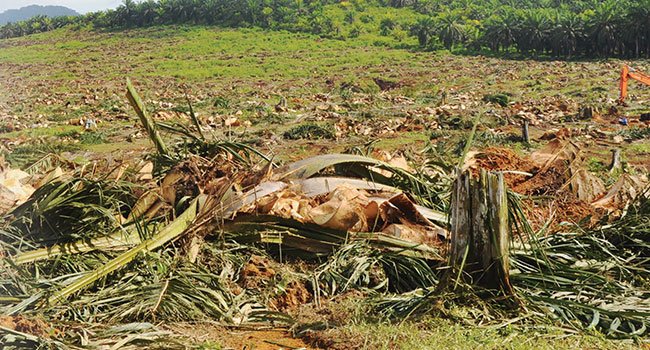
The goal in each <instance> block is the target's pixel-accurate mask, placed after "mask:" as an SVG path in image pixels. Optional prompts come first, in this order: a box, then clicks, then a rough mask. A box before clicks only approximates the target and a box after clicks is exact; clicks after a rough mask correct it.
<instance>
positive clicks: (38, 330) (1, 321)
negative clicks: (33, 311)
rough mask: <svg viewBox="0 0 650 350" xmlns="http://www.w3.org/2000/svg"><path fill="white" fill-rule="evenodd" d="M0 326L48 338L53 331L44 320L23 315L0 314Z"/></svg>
mask: <svg viewBox="0 0 650 350" xmlns="http://www.w3.org/2000/svg"><path fill="white" fill-rule="evenodd" d="M0 326H2V327H5V328H9V329H13V330H15V331H18V332H22V333H27V334H31V335H35V336H38V337H46V338H49V337H50V334H52V333H53V332H55V329H53V328H51V327H50V326H49V325H48V324H47V323H45V321H43V320H41V319H37V318H26V317H24V316H21V315H18V316H0Z"/></svg>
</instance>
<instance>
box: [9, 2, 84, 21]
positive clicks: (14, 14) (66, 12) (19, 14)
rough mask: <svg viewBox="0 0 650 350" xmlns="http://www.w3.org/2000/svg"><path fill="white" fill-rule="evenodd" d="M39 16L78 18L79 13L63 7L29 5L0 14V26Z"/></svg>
mask: <svg viewBox="0 0 650 350" xmlns="http://www.w3.org/2000/svg"><path fill="white" fill-rule="evenodd" d="M39 15H43V16H47V17H59V16H79V13H78V12H77V11H75V10H73V9H70V8H67V7H65V6H39V5H30V6H25V7H22V8H20V9H18V10H7V11H5V12H2V13H0V25H5V24H7V23H10V22H12V23H13V22H18V21H24V20H26V19H30V18H32V17H34V16H39Z"/></svg>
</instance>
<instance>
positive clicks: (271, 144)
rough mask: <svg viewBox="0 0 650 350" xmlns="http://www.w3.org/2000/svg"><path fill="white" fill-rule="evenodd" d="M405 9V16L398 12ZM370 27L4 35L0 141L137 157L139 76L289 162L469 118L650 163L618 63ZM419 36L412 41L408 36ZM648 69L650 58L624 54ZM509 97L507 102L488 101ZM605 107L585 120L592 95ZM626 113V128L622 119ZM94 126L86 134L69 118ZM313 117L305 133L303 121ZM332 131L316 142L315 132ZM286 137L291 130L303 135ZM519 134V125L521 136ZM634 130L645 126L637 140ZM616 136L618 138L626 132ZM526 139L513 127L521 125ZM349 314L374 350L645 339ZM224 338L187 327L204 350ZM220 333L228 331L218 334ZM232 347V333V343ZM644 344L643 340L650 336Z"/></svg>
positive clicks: (618, 344)
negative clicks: (318, 31) (129, 86)
mask: <svg viewBox="0 0 650 350" xmlns="http://www.w3.org/2000/svg"><path fill="white" fill-rule="evenodd" d="M396 15H397V14H396ZM398 39H399V38H394V37H382V36H375V35H370V34H361V35H359V36H358V37H356V38H352V39H347V40H335V39H321V38H318V37H316V36H311V35H307V34H295V33H288V32H267V31H262V30H259V29H238V30H235V29H220V28H209V27H155V28H149V29H140V30H128V31H124V32H94V31H89V30H81V31H72V30H67V29H66V30H57V31H53V32H49V33H45V34H39V35H32V36H28V37H23V38H17V39H10V40H3V41H0V80H2V84H0V132H1V133H0V151H2V152H3V153H4V154H5V156H6V157H7V159H8V160H9V161H10V162H11V163H13V165H14V166H19V167H26V166H28V165H29V164H30V163H31V162H33V161H34V160H36V159H38V157H40V156H42V155H44V154H47V153H48V152H60V153H63V154H64V157H68V159H70V160H74V161H76V162H82V163H83V162H88V161H90V160H93V159H104V158H106V157H109V155H110V157H111V158H112V159H118V158H122V159H133V158H134V154H144V153H146V152H149V151H151V149H152V145H151V144H150V143H149V141H148V139H147V138H146V135H145V134H144V133H143V132H142V130H141V127H140V122H139V121H138V119H137V117H136V115H135V114H134V113H133V112H132V109H131V108H130V107H129V105H128V102H127V99H126V98H125V79H126V77H130V78H131V79H132V80H133V81H134V82H135V83H136V85H137V88H138V90H139V91H140V93H141V94H142V95H143V96H144V97H145V104H146V105H147V107H148V108H149V109H150V111H151V112H152V113H153V115H154V116H157V117H158V118H161V119H165V120H166V121H170V122H180V123H186V124H187V123H189V119H188V118H187V112H188V110H189V109H188V105H187V102H186V99H185V94H186V92H187V94H188V96H189V100H190V101H191V103H192V107H193V108H194V109H195V110H196V112H197V114H198V116H199V119H200V120H201V121H202V122H203V123H204V125H206V128H207V129H209V132H210V134H211V135H212V136H213V137H215V138H228V139H233V140H238V141H243V142H247V143H250V144H254V145H256V147H258V148H259V149H261V150H263V151H266V152H269V153H271V154H272V155H274V156H275V157H277V158H278V159H280V160H290V159H300V158H303V157H305V156H307V155H313V154H318V153H326V152H342V151H345V150H349V149H351V148H354V147H357V148H359V149H361V150H364V151H369V152H371V153H372V152H374V153H375V154H377V153H379V152H380V151H387V152H391V153H394V152H398V153H401V154H405V155H406V156H407V158H409V159H416V160H417V159H418V157H422V150H423V149H424V148H425V147H426V146H428V145H429V146H431V145H434V146H436V145H437V146H438V147H439V150H441V151H440V152H439V154H440V155H441V156H446V155H447V153H448V154H449V156H450V157H451V156H453V154H454V152H455V150H458V149H459V148H461V149H462V145H463V144H462V142H463V141H464V140H465V138H466V135H467V133H468V131H469V130H470V129H471V127H472V124H473V121H474V120H479V122H480V123H479V128H478V129H479V133H478V134H477V135H478V136H477V140H476V145H477V146H479V147H488V146H503V147H507V148H510V149H513V150H515V151H517V152H519V153H522V154H523V153H528V152H530V151H531V150H532V149H534V148H536V147H537V146H538V144H539V143H538V142H537V139H538V138H539V137H540V136H541V135H542V134H544V133H545V132H548V131H550V130H553V129H560V128H563V127H567V126H569V127H572V128H574V129H576V130H585V132H586V135H590V134H589V132H590V131H593V130H597V131H598V132H601V133H603V134H604V135H606V136H605V137H603V139H593V138H591V137H586V138H585V139H584V140H583V141H584V143H585V145H587V146H586V147H587V150H586V153H587V154H588V156H589V157H590V158H589V164H590V165H591V170H593V171H595V172H597V173H599V174H601V175H602V176H604V177H606V176H609V175H608V174H607V167H606V166H605V165H606V164H607V163H608V161H609V152H610V149H612V148H615V147H616V148H622V149H623V152H624V158H625V160H626V162H627V164H628V166H629V167H631V168H635V167H636V168H637V169H639V170H642V169H648V168H650V160H649V159H648V157H647V155H648V154H649V153H650V141H649V140H648V139H647V138H646V137H644V136H643V135H641V136H638V133H637V134H635V131H634V130H638V129H641V128H642V127H645V125H644V124H643V123H642V122H640V121H638V119H639V115H640V114H641V113H645V112H648V111H650V88H648V87H642V86H639V85H636V84H634V83H633V84H632V85H631V87H630V93H631V98H630V106H629V107H626V108H621V107H619V110H618V112H617V113H613V112H612V113H610V111H609V110H610V108H611V107H613V106H614V105H615V99H616V98H617V96H618V85H617V83H618V72H619V68H620V66H621V64H623V63H624V62H623V61H620V60H602V61H569V62H561V61H545V60H542V61H536V60H508V59H503V58H493V57H483V56H462V55H454V54H452V53H449V52H422V51H417V50H415V47H416V43H415V42H411V41H408V40H406V41H402V40H398ZM411 40H413V39H411ZM627 63H630V64H632V65H634V66H635V67H637V68H639V69H640V70H645V71H650V61H635V62H627ZM486 95H500V96H505V98H507V99H508V103H507V104H505V105H504V106H500V105H499V104H497V103H489V102H486V98H485V97H486ZM585 106H591V107H593V108H594V110H595V111H596V114H597V117H596V118H594V120H593V121H592V120H584V119H580V118H579V117H578V115H579V114H580V110H581V109H582V107H585ZM625 115H626V116H628V117H629V119H630V122H631V123H630V125H629V126H622V125H620V124H619V123H618V118H619V117H620V116H625ZM522 116H525V117H528V118H530V119H531V120H532V123H531V125H532V126H531V131H532V134H533V138H534V141H533V143H532V144H531V145H527V144H523V143H522V142H520V141H517V140H515V141H512V139H513V137H514V136H517V135H518V134H519V128H520V126H519V124H520V119H521V117H522ZM88 117H92V118H95V119H97V120H98V121H99V122H100V123H99V124H98V128H97V130H95V131H92V132H87V131H84V130H83V127H82V126H79V125H75V123H73V121H76V120H78V119H79V118H88ZM304 125H311V126H313V128H312V129H309V130H312V131H309V132H308V133H307V134H304V135H302V134H300V132H303V131H301V130H306V129H304V128H303V129H298V128H300V127H301V126H304ZM323 130H325V131H331V133H332V135H333V136H330V137H326V138H324V139H316V136H315V134H314V132H323V133H325V131H323ZM292 135H297V136H295V137H293V136H292ZM513 135H514V136H513ZM635 135H637V136H635ZM615 136H622V137H623V140H622V141H621V140H617V139H616V138H615ZM515 138H516V137H515ZM355 312H358V311H355V310H354V307H352V306H350V307H349V308H347V309H344V311H343V313H344V314H345V313H349V314H350V317H349V318H348V320H349V323H348V324H346V325H345V326H344V327H340V328H337V329H336V330H335V331H332V334H331V337H332V338H333V339H338V342H340V344H338V343H337V346H339V348H345V346H346V344H347V345H349V344H354V345H355V346H359V347H364V348H368V349H378V348H386V349H388V348H403V349H434V348H450V349H454V348H475V349H500V348H510V349H576V348H584V349H613V348H616V349H627V348H630V349H632V348H638V347H640V346H643V345H641V343H634V342H632V341H615V340H608V339H605V338H604V337H603V336H602V335H599V334H592V335H590V334H570V333H564V332H561V331H560V330H559V329H533V328H518V327H514V326H512V327H511V326H508V325H502V326H499V325H495V324H488V325H480V324H479V323H478V322H477V323H476V324H467V325H465V324H460V323H456V322H452V321H449V320H448V319H447V318H443V317H432V318H430V319H425V320H421V321H419V322H406V323H404V324H399V325H395V324H390V323H387V322H383V321H382V322H379V323H377V322H371V321H369V320H368V317H365V316H364V315H360V314H355ZM458 312H463V311H462V310H460V311H458ZM219 339H220V338H217V340H214V341H213V340H202V341H197V340H196V339H193V340H192V342H197V343H198V344H199V345H201V344H202V345H201V346H202V347H203V348H210V349H212V348H215V349H219V348H223V347H222V346H223V344H221V343H219V341H221V340H219ZM222 340H223V339H222ZM224 342H225V343H227V340H224ZM645 346H646V347H647V344H646V345H645Z"/></svg>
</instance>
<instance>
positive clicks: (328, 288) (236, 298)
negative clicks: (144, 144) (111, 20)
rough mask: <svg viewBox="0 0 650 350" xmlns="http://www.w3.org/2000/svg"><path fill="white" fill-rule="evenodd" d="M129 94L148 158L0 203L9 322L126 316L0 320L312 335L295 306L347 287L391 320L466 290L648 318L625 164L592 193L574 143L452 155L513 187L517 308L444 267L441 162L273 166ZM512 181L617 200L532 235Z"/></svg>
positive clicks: (592, 320) (643, 237)
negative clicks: (185, 325)
mask: <svg viewBox="0 0 650 350" xmlns="http://www.w3.org/2000/svg"><path fill="white" fill-rule="evenodd" d="M130 93H131V97H132V98H131V99H132V101H133V103H134V107H135V108H136V111H137V112H138V114H139V115H140V117H141V121H142V122H143V124H145V125H144V126H145V130H147V132H148V133H149V136H150V138H151V140H152V141H153V142H154V143H155V144H156V148H157V153H156V154H155V155H154V156H152V159H153V163H147V164H145V168H144V169H132V170H133V171H127V170H125V169H121V170H119V171H117V172H118V175H116V174H115V173H114V172H111V171H106V172H103V175H102V176H97V174H100V173H102V172H99V171H98V172H90V173H89V172H84V171H83V170H80V171H76V172H70V173H68V174H67V176H62V175H63V174H61V171H60V170H59V171H58V172H56V173H57V174H58V175H56V176H54V175H53V176H51V177H49V178H48V179H47V180H48V181H46V182H44V183H42V184H40V185H39V186H36V187H38V188H36V189H35V190H33V189H32V190H31V192H29V193H27V192H25V193H23V196H22V197H20V201H22V203H19V202H18V200H17V199H16V200H14V199H12V200H13V202H3V203H7V204H8V206H11V207H12V208H13V209H12V210H11V211H10V212H9V214H8V215H6V216H5V217H4V223H3V226H2V227H0V236H1V238H2V239H1V240H0V249H1V250H0V251H1V254H2V256H3V257H5V259H4V260H3V261H2V264H3V269H2V272H0V277H1V278H0V301H1V305H0V310H1V311H2V313H3V314H5V315H8V316H10V317H12V318H11V319H10V320H11V322H14V320H16V318H15V317H27V318H29V317H34V316H35V315H43V316H42V317H45V319H46V320H48V321H49V322H52V323H55V322H61V323H62V324H70V323H72V324H74V323H81V324H86V325H87V324H92V323H97V322H102V323H106V324H108V325H111V326H115V327H120V325H122V326H124V324H125V323H126V324H127V325H136V324H137V325H138V327H141V328H137V327H136V328H130V327H126V328H123V330H124V332H126V334H125V333H119V334H122V335H126V336H125V337H124V338H122V339H121V340H115V339H114V340H111V341H107V340H105V339H104V340H102V339H98V338H95V337H94V336H89V335H88V333H87V332H86V330H85V329H84V328H83V327H82V326H79V327H78V328H75V327H71V326H69V327H70V328H69V329H66V330H65V332H63V334H59V333H57V332H54V333H56V335H55V336H53V338H55V339H56V341H54V340H51V339H48V337H45V336H43V334H41V333H37V332H36V331H32V330H30V329H27V328H20V329H18V327H17V326H11V327H4V326H3V327H4V328H0V330H5V328H10V330H9V331H6V332H9V333H10V334H11V337H14V338H16V337H19V338H20V337H22V338H21V339H23V340H22V341H29V342H32V343H34V344H41V345H43V344H46V345H53V346H54V345H56V346H59V345H61V346H63V345H62V344H63V343H66V344H73V345H74V346H83V345H87V344H95V345H98V344H103V345H104V346H106V345H107V344H108V345H110V346H113V345H116V344H121V345H125V344H127V343H129V342H132V341H135V340H136V339H139V340H142V341H145V342H146V341H154V340H155V339H158V338H160V337H162V336H169V333H166V332H163V331H160V330H159V329H157V328H156V327H154V326H152V325H151V324H149V323H147V322H152V323H156V322H160V321H169V322H173V321H218V322H220V323H222V324H227V325H246V324H248V325H259V324H260V323H264V324H274V325H284V326H286V327H289V326H293V329H296V334H297V335H304V336H305V339H306V340H309V339H318V337H317V336H315V335H314V333H313V332H316V331H318V330H322V329H327V327H330V326H328V325H327V324H325V325H324V326H323V325H319V326H318V327H320V328H318V329H317V328H316V326H314V324H313V323H308V324H307V323H305V322H303V320H301V319H300V317H301V314H302V313H303V312H304V309H303V306H304V305H303V304H306V303H313V305H315V306H321V305H324V304H327V303H330V302H332V300H334V298H336V297H337V296H339V297H340V296H343V295H347V294H346V293H356V294H353V295H355V296H356V297H355V298H357V299H358V302H359V303H365V304H367V305H368V308H369V310H372V312H373V313H374V314H380V315H384V316H386V317H388V318H393V319H394V318H408V317H414V316H417V315H421V314H422V313H423V312H427V311H431V310H435V309H436V308H440V307H441V306H440V305H442V304H444V303H458V304H465V305H471V307H476V305H480V307H482V309H483V311H484V312H487V313H488V315H487V316H486V318H485V320H488V321H490V320H493V321H495V320H503V318H506V317H507V318H511V319H513V321H512V323H516V322H518V321H517V320H518V319H519V320H520V319H523V318H526V319H531V320H535V322H548V321H549V320H551V321H554V322H557V321H561V322H563V324H564V325H566V326H567V327H572V328H575V329H589V330H591V329H596V330H598V331H601V332H604V333H606V334H608V335H610V336H612V337H634V336H638V335H643V334H645V333H646V323H647V320H648V319H649V317H650V305H648V302H647V301H648V300H650V298H649V297H650V296H649V295H648V292H647V278H648V276H650V266H648V261H647V258H645V257H647V255H648V253H649V252H650V249H649V244H648V242H649V241H650V240H649V238H650V237H649V236H648V235H649V234H650V227H648V225H647V222H650V220H647V219H648V217H650V209H648V203H647V202H646V201H645V196H644V194H645V193H644V190H643V189H642V188H641V187H640V186H641V185H642V184H641V183H640V182H636V180H635V179H634V178H633V177H631V176H622V177H621V178H620V180H619V183H617V184H615V185H614V186H613V187H611V188H610V190H609V191H608V192H607V190H606V187H605V186H604V185H603V183H602V182H599V181H600V180H599V179H596V178H593V176H592V175H591V174H590V173H589V172H587V171H585V170H584V168H582V167H581V166H580V161H579V159H580V157H579V153H580V152H579V151H580V150H579V147H578V146H577V145H576V144H573V143H570V142H564V143H562V142H560V141H559V140H558V141H552V142H551V143H549V144H548V145H547V146H546V147H545V148H543V149H542V150H540V151H538V152H537V153H536V154H534V155H533V156H531V158H530V160H526V159H521V158H518V157H517V156H516V154H514V153H513V152H504V151H501V150H498V149H489V150H487V151H485V152H483V153H477V154H474V155H473V156H472V157H470V160H468V161H467V162H466V164H465V165H466V167H467V168H469V169H470V170H472V171H473V170H476V169H478V168H488V169H492V170H499V171H503V172H504V173H505V176H506V178H507V183H508V184H509V185H510V186H511V187H512V189H514V191H515V192H518V193H519V194H517V193H509V194H508V195H507V205H506V206H504V208H506V207H507V209H508V215H507V217H508V218H509V219H508V220H509V222H508V223H507V225H505V226H508V227H510V232H509V236H512V237H513V241H512V247H511V251H510V253H509V254H510V259H511V261H512V271H511V274H512V276H511V277H512V287H513V289H514V292H515V293H516V295H517V296H516V298H521V299H522V301H518V302H517V303H514V304H517V305H522V304H520V303H525V306H526V308H525V309H523V308H514V309H513V308H511V307H507V306H505V305H513V304H512V303H510V304H508V302H506V301H503V302H502V301H499V300H495V299H494V291H493V290H489V289H481V288H478V287H476V286H471V285H466V284H465V282H461V280H462V279H461V278H460V276H461V275H462V273H463V270H462V269H461V270H460V271H457V270H455V269H454V268H452V267H450V266H449V263H448V262H449V253H448V251H449V244H450V234H449V232H448V231H447V228H448V225H449V224H448V223H449V219H448V215H447V214H448V213H447V212H448V207H449V198H450V193H451V188H450V184H451V183H452V181H444V182H443V181H440V179H441V177H446V178H447V179H453V178H454V176H455V175H457V174H456V173H454V170H450V171H449V172H448V173H445V172H444V171H441V170H439V171H438V172H437V173H436V177H433V176H431V174H428V173H427V172H425V171H421V172H413V171H411V169H409V167H408V166H407V165H406V164H403V163H404V160H403V159H402V158H400V157H395V158H393V159H391V160H390V161H381V160H378V159H374V158H370V157H365V156H360V155H352V154H325V155H320V156H315V157H311V158H306V159H302V160H299V161H296V162H293V163H287V164H277V162H275V161H273V160H272V159H271V158H270V157H268V156H266V155H264V154H262V153H261V152H259V151H257V150H255V149H253V148H252V147H250V146H248V145H245V144H240V143H235V142H230V141H214V140H209V139H206V138H205V137H204V136H203V135H201V134H200V130H201V125H200V121H199V120H198V119H197V118H193V119H194V120H193V122H194V123H195V125H194V127H195V129H196V130H195V132H198V133H199V135H194V134H191V137H190V136H189V135H188V130H191V128H189V127H188V128H186V129H184V130H181V131H179V132H178V134H179V135H185V138H184V139H183V140H181V141H179V143H178V144H176V145H174V146H173V147H167V145H166V144H164V141H163V140H162V138H161V137H160V135H158V134H157V132H156V130H157V128H158V125H157V124H155V121H153V120H151V118H149V117H148V115H147V114H146V109H145V108H141V107H142V106H141V105H139V104H138V103H137V102H138V101H139V98H138V97H137V95H134V93H133V91H131V92H130ZM190 117H192V116H191V115H190ZM147 123H150V124H147ZM166 130H167V131H173V127H171V126H168V127H167V128H166ZM461 164H462V163H461ZM140 167H142V166H140ZM445 168H446V169H452V168H453V167H451V166H447V167H445ZM2 174H8V170H7V169H5V170H3V173H2ZM145 175H146V176H145ZM3 176H5V177H6V178H16V176H13V175H12V176H13V177H12V176H9V175H3ZM21 176H22V175H20V176H17V178H18V180H17V181H18V183H19V184H20V186H27V184H26V183H24V182H20V181H21V180H24V179H25V178H24V177H21ZM639 181H640V180H639ZM14 184H15V183H14ZM3 186H5V185H4V182H3ZM7 188H12V187H11V185H10V184H9V185H7ZM631 188H634V190H630V189H631ZM21 189H23V190H24V188H23V187H21ZM12 191H13V190H12ZM16 191H18V190H16ZM606 192H607V193H606ZM12 193H13V192H12ZM522 195H525V196H552V197H557V198H560V199H561V198H569V196H571V198H572V200H574V203H575V202H577V201H581V202H584V203H587V205H588V206H590V207H593V208H599V209H604V210H609V211H613V210H619V211H621V213H620V215H621V216H623V219H622V220H618V221H616V222H615V223H614V224H612V225H610V226H604V227H600V228H596V229H594V230H592V231H588V232H577V233H565V234H555V235H547V236H546V237H542V238H540V236H539V235H536V234H534V233H533V232H532V229H531V228H530V225H529V222H528V221H527V219H526V217H525V216H524V212H525V211H524V209H522V207H521V200H520V199H521V197H522ZM562 196H565V197H562ZM12 198H14V197H12ZM15 198H18V197H17V196H16V197H15ZM503 198H504V200H503V203H506V199H505V197H503ZM477 203H478V202H477ZM623 203H625V204H623ZM16 205H18V206H16ZM574 207H575V206H574ZM625 208H632V209H634V210H632V209H629V210H624V209H625ZM450 215H453V213H452V214H450ZM504 224H505V221H504ZM505 226H504V227H505ZM631 227H633V228H634V229H633V230H627V229H628V228H631ZM514 237H518V239H516V240H515V239H514ZM585 247H588V249H586V248H585ZM644 281H645V282H644ZM644 283H646V284H644ZM576 284H577V286H578V287H576ZM576 291H578V292H576ZM468 299H469V300H470V301H469V302H468V301H467V300H468ZM442 307H443V308H444V306H442ZM504 309H507V311H506V312H504V311H503V310H504ZM528 310H530V313H527V312H529V311H528ZM521 313H527V314H526V316H525V317H521V316H519V315H520V314H521ZM324 317H325V318H326V319H327V317H329V316H324ZM8 320H9V319H8ZM508 322H510V321H508ZM526 322H529V321H526ZM7 324H9V323H8V322H7ZM11 324H15V322H14V323H11ZM333 326H335V325H333ZM133 327H135V326H133ZM40 329H43V327H40V328H39V330H40ZM6 332H4V333H0V334H9V333H6ZM95 334H96V335H97V337H101V336H102V335H101V334H102V333H101V332H97V333H95ZM128 334H130V335H128ZM89 337H90V338H91V339H89ZM14 338H12V339H14ZM109 338H110V337H109ZM79 339H82V340H83V341H82V343H80V341H79ZM314 342H318V340H314Z"/></svg>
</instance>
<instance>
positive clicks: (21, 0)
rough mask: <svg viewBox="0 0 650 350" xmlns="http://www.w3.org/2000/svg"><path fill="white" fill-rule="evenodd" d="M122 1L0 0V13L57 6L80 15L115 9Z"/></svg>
mask: <svg viewBox="0 0 650 350" xmlns="http://www.w3.org/2000/svg"><path fill="white" fill-rule="evenodd" d="M121 3H122V0H0V12H3V11H5V10H9V9H18V8H21V7H25V6H29V5H59V6H65V7H69V8H71V9H73V10H76V11H77V12H80V13H86V12H91V11H97V10H105V9H108V8H115V7H117V6H118V5H120V4H121Z"/></svg>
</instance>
